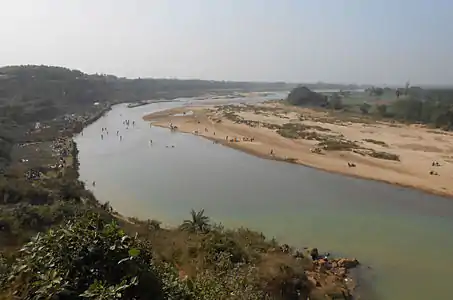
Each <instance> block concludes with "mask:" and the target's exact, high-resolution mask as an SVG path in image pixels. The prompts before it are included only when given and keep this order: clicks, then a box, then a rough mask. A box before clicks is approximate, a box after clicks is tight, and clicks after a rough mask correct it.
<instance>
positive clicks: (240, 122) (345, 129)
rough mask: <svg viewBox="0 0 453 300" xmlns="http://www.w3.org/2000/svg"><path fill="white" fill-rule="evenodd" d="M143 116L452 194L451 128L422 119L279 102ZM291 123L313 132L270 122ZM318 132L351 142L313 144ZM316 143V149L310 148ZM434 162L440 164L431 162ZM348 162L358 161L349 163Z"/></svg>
mask: <svg viewBox="0 0 453 300" xmlns="http://www.w3.org/2000/svg"><path fill="white" fill-rule="evenodd" d="M184 112H185V113H186V114H185V115H183V113H184ZM175 115H176V116H175ZM232 116H233V117H232ZM144 119H145V120H147V121H151V122H152V124H153V125H155V126H160V127H169V123H170V122H171V123H172V124H173V125H174V126H177V130H179V131H181V132H187V133H194V134H197V135H200V136H203V137H205V138H208V139H211V140H213V141H216V142H218V143H221V144H224V145H226V146H229V147H232V148H236V149H240V150H243V151H246V152H249V153H251V154H254V155H258V156H261V157H265V158H269V159H282V160H285V159H286V160H290V161H292V162H295V163H298V164H302V165H306V166H310V167H315V168H319V169H323V170H326V171H331V172H336V173H342V174H347V175H351V176H357V177H362V178H367V179H374V180H380V181H385V182H389V183H393V184H399V185H403V186H408V187H413V188H417V189H421V190H425V191H427V192H431V193H435V194H440V195H448V196H452V195H453V185H451V182H453V134H452V133H449V132H442V131H440V130H432V129H428V128H425V127H423V126H420V125H403V124H397V123H385V122H375V121H370V120H368V119H363V120H362V119H360V118H354V117H351V116H349V117H347V118H344V117H341V116H332V115H329V114H328V113H326V112H322V111H313V110H309V109H303V108H295V107H288V106H284V105H281V104H277V103H267V104H259V105H254V106H251V105H246V106H241V108H238V107H237V106H235V107H233V106H222V107H217V106H216V107H214V106H211V107H206V106H204V107H190V108H176V109H171V110H167V111H163V112H158V113H153V114H150V115H147V116H145V117H144ZM288 123H291V124H295V125H297V124H300V125H303V126H304V128H306V130H305V131H304V132H305V133H311V136H313V135H314V136H316V137H317V139H306V138H298V139H293V138H288V137H283V136H282V135H280V134H279V133H277V130H276V129H275V128H273V127H274V126H273V125H278V126H282V125H283V124H288ZM253 126H256V127H253ZM297 126H299V125H297ZM307 128H308V129H307ZM227 136H228V140H226V137H227ZM244 137H245V138H251V137H254V140H253V141H249V140H248V141H247V140H245V141H244V140H243V138H244ZM319 138H322V139H329V140H342V141H346V142H348V143H349V142H350V143H355V146H354V147H352V148H351V149H347V150H346V151H331V150H325V149H323V147H322V146H320V145H318V144H319V143H320V140H319ZM231 139H234V140H235V141H231ZM236 139H237V141H236ZM316 148H319V150H321V153H313V152H312V151H314V150H315V149H316ZM271 149H272V150H273V155H271V154H270V151H271ZM370 152H375V153H376V152H379V153H383V152H385V153H390V154H395V155H398V156H399V161H395V160H388V159H382V158H376V157H372V156H370V155H367V153H370ZM434 161H436V162H438V163H439V166H432V163H433V162H434ZM348 162H351V163H354V164H355V167H349V166H348ZM430 172H434V175H432V174H430Z"/></svg>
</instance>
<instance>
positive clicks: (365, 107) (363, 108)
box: [360, 102, 371, 115]
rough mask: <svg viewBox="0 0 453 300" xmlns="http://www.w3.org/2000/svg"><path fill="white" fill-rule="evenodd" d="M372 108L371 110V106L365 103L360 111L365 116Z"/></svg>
mask: <svg viewBox="0 0 453 300" xmlns="http://www.w3.org/2000/svg"><path fill="white" fill-rule="evenodd" d="M370 108H371V105H369V104H368V103H366V102H364V103H363V104H362V105H360V111H361V112H362V114H365V115H366V114H368V113H369V111H370Z"/></svg>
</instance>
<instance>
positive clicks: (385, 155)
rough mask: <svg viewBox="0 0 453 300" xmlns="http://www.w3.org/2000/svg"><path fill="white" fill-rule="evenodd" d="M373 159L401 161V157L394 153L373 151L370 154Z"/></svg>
mask: <svg viewBox="0 0 453 300" xmlns="http://www.w3.org/2000/svg"><path fill="white" fill-rule="evenodd" d="M369 155H370V156H371V157H375V158H380V159H387V160H395V161H400V156H399V155H397V154H393V153H388V152H381V151H371V152H370V153H369Z"/></svg>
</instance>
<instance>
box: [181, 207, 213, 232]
mask: <svg viewBox="0 0 453 300" xmlns="http://www.w3.org/2000/svg"><path fill="white" fill-rule="evenodd" d="M190 215H191V217H192V218H191V219H189V220H184V221H183V223H182V224H181V229H183V230H188V231H196V232H206V231H208V230H209V228H210V220H209V217H207V216H205V215H204V209H202V210H200V211H198V212H196V211H195V210H193V209H192V210H191V212H190Z"/></svg>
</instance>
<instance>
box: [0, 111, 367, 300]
mask: <svg viewBox="0 0 453 300" xmlns="http://www.w3.org/2000/svg"><path fill="white" fill-rule="evenodd" d="M109 109H110V107H106V108H105V109H103V110H99V111H97V112H93V113H92V114H90V115H89V116H86V118H85V117H84V118H79V117H78V116H76V115H73V116H72V118H74V120H77V121H74V122H73V121H72V119H71V120H67V123H64V124H60V123H58V127H57V125H56V124H51V125H49V128H47V129H53V130H52V132H49V133H48V135H47V136H49V137H50V135H51V133H52V134H54V133H56V132H59V131H60V130H58V129H60V127H59V126H61V128H64V130H62V131H61V132H62V133H64V136H66V138H64V139H61V138H59V137H58V135H57V136H54V138H55V139H56V141H57V143H55V144H52V147H50V148H51V149H52V150H53V151H55V153H52V154H58V156H57V157H56V158H55V159H60V160H62V159H64V160H65V163H64V164H62V166H61V167H59V169H58V171H59V172H58V173H56V174H55V176H49V174H47V176H40V177H35V178H31V179H30V180H21V182H22V181H23V183H24V184H26V185H27V186H28V185H29V188H30V189H35V190H37V191H38V188H39V195H40V198H39V201H42V203H39V205H38V204H37V203H36V199H35V198H32V199H31V200H28V198H26V196H21V198H20V199H21V201H22V202H23V203H21V204H22V205H18V206H17V207H11V205H10V206H9V207H8V210H6V209H5V210H3V211H2V219H3V217H5V218H4V219H5V220H8V223H2V226H4V227H5V228H9V229H12V233H14V234H16V233H19V234H20V235H21V239H20V240H18V241H17V242H18V243H17V245H15V246H17V247H19V246H20V245H21V244H22V243H23V242H26V241H27V240H28V239H29V238H30V237H31V236H33V235H34V234H36V233H37V232H43V231H46V230H47V229H48V228H50V227H52V228H54V227H56V226H58V225H60V224H62V223H65V222H66V221H67V220H72V219H74V218H76V219H79V218H80V216H83V215H87V214H90V213H99V214H101V215H102V216H103V218H107V220H108V221H110V220H111V219H113V218H112V217H114V218H115V219H116V221H117V222H118V223H119V224H120V225H121V229H122V230H124V231H125V232H127V233H129V234H130V235H131V236H134V235H135V234H136V233H139V235H138V236H139V238H140V239H141V240H143V241H146V242H147V243H148V242H149V244H150V245H152V249H147V248H144V249H143V251H148V250H149V251H151V250H152V251H153V255H154V257H155V260H156V261H157V262H159V263H170V265H171V267H172V268H174V267H175V268H176V269H177V271H178V272H179V274H180V281H181V284H182V283H183V282H184V281H185V280H186V279H187V278H190V280H191V281H192V282H198V284H202V283H204V282H205V281H206V280H209V282H211V283H212V284H217V285H218V286H219V287H220V292H221V293H230V292H231V291H232V290H236V289H234V288H233V285H234V286H236V287H237V285H242V284H243V283H244V281H243V280H246V281H247V289H246V290H244V291H241V290H240V289H239V290H238V291H237V292H238V293H239V295H241V296H243V297H244V298H248V297H247V295H248V294H247V293H248V292H249V289H253V291H255V292H256V293H257V294H263V295H264V294H268V295H281V294H283V295H284V296H285V297H284V298H285V299H288V298H290V297H294V295H295V294H296V293H300V294H301V295H304V296H307V297H308V295H310V296H315V295H319V296H320V297H324V295H330V296H331V297H342V299H350V296H351V294H352V293H353V291H354V281H353V280H351V278H350V276H349V272H348V270H349V269H350V268H354V267H355V266H356V265H357V264H358V262H357V261H356V260H355V259H345V258H332V257H327V259H326V258H325V257H324V256H322V255H317V254H316V255H314V257H315V259H314V260H312V258H311V255H310V254H312V255H313V253H308V252H312V251H311V250H308V249H300V250H297V249H293V248H291V247H289V246H288V245H281V244H279V243H277V242H276V241H275V240H270V239H265V238H264V236H263V235H262V234H260V233H257V232H254V231H251V230H248V229H244V228H241V229H224V228H223V227H220V226H217V225H215V224H213V223H211V222H208V221H207V220H206V219H202V221H203V222H205V223H206V228H205V227H203V230H202V232H199V231H198V230H197V229H195V230H192V229H191V228H185V229H183V228H180V227H178V226H175V227H173V228H161V227H160V222H158V221H155V220H149V221H140V220H138V219H135V218H125V217H123V216H122V215H119V214H115V213H114V212H113V209H112V207H110V205H109V203H108V202H106V203H99V202H98V201H97V200H96V199H95V198H94V197H92V195H91V193H89V192H88V191H87V190H86V189H85V188H84V186H83V184H82V183H81V182H80V181H79V178H78V177H79V176H78V175H79V173H78V166H79V157H78V156H79V153H78V147H77V143H76V142H75V141H73V142H71V141H70V136H71V134H69V133H70V130H72V129H73V130H74V131H72V133H75V132H78V131H77V130H78V129H79V127H77V126H79V125H80V124H79V123H81V124H83V125H87V124H91V123H93V122H94V121H95V120H96V119H98V118H100V117H101V116H102V115H103V114H104V113H106V112H107V111H108V110H109ZM82 119H83V120H82ZM52 125H53V126H52ZM73 125H76V126H73ZM38 134H42V132H40V131H35V132H32V133H30V138H32V137H35V135H38ZM31 146H33V145H30V147H31ZM34 146H36V145H34ZM41 146H43V147H44V146H45V148H46V149H47V148H48V147H47V145H41ZM33 149H35V148H33ZM33 149H32V148H30V150H33ZM30 155H31V154H30ZM41 155H43V154H42V153H41V151H35V154H34V156H33V157H36V156H41ZM60 156H61V157H60ZM52 157H53V155H51V157H49V162H51V161H52ZM25 163H26V162H25ZM18 180H20V179H18ZM6 184H9V182H6ZM7 186H8V185H7ZM8 187H9V186H8ZM14 192H16V191H14ZM17 192H20V191H17ZM8 193H10V192H8ZM41 193H42V194H41ZM27 195H28V194H27ZM7 198H9V195H8V197H7ZM7 198H5V199H7ZM26 201H29V202H26ZM24 211H25V212H24ZM35 211H38V212H39V213H41V212H42V216H41V215H39V217H38V218H37V217H36V215H37V213H36V212H35ZM50 212H51V213H50ZM19 213H20V216H21V218H20V219H17V220H16V219H15V218H16V216H17V215H18V214H19ZM192 217H193V216H192ZM35 218H37V219H35ZM19 221H21V222H22V223H19ZM181 221H182V220H181ZM183 222H184V223H185V224H187V222H186V221H183ZM191 222H193V224H194V225H193V226H195V228H196V226H197V225H196V224H197V223H198V221H197V220H196V219H193V220H192V221H191ZM5 224H6V225H5ZM23 224H25V225H23ZM28 224H30V226H31V227H32V228H28V227H27V226H29V225H28ZM208 225H209V226H208ZM3 233H4V232H2V233H1V235H2V234H3ZM8 234H9V233H8ZM1 235H0V237H2V236H1ZM8 238H11V236H8ZM12 251H13V250H11V252H12ZM115 265H117V264H116V262H115ZM219 266H220V267H221V270H220V269H219ZM0 267H2V266H0ZM87 268H89V266H87ZM219 271H221V272H227V273H226V274H227V275H222V274H223V273H221V272H220V273H219ZM238 272H239V273H238ZM231 275H234V276H233V277H232V276H231ZM186 276H187V277H186ZM241 276H242V277H241ZM236 277H237V278H236ZM231 278H233V279H231ZM0 279H1V278H0ZM0 281H1V280H0ZM287 282H290V283H289V284H286V285H285V286H284V287H283V285H284V284H285V283H287ZM8 288H10V286H7V287H6V289H4V290H5V291H6V290H8ZM0 289H1V288H0ZM203 292H204V288H203ZM1 296H2V293H0V297H1ZM260 298H262V297H260ZM209 299H212V298H209Z"/></svg>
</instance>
